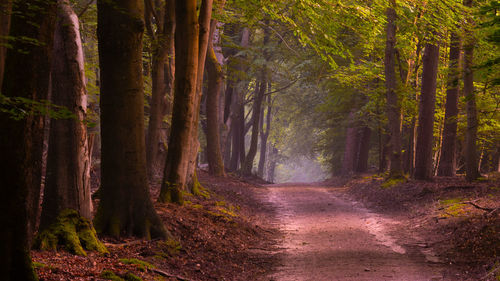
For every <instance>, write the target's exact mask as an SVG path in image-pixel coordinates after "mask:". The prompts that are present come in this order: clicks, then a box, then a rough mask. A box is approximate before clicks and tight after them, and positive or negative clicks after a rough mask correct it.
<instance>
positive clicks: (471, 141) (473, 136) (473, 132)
mask: <svg viewBox="0 0 500 281" xmlns="http://www.w3.org/2000/svg"><path fill="white" fill-rule="evenodd" d="M469 36H470V35H469ZM468 40H472V38H468ZM473 58H474V43H473V42H469V43H468V44H467V45H465V47H464V96H465V98H466V101H467V104H466V108H467V131H466V133H465V178H466V179H467V180H468V181H473V180H475V179H477V178H479V177H480V176H481V175H480V173H479V167H478V163H479V161H478V157H477V144H476V141H477V126H478V120H477V108H476V94H475V93H474V70H473V66H474V64H473Z"/></svg>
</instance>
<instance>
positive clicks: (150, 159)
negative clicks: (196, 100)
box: [146, 1, 175, 179]
mask: <svg viewBox="0 0 500 281" xmlns="http://www.w3.org/2000/svg"><path fill="white" fill-rule="evenodd" d="M160 11H161V12H163V13H164V16H163V17H162V20H163V23H164V25H163V26H160V27H159V30H158V31H157V38H156V42H155V49H154V54H153V62H152V71H151V73H152V91H151V109H150V111H151V112H150V116H149V126H148V136H147V138H146V159H147V165H148V176H149V178H150V179H153V178H154V177H155V176H156V175H158V174H159V173H160V171H162V170H163V169H162V168H163V165H164V164H165V152H166V150H165V149H162V148H164V147H166V145H167V143H166V141H167V140H166V139H165V137H163V138H162V131H163V133H164V134H163V135H166V134H165V132H164V131H168V130H169V124H168V122H164V121H163V119H164V117H165V115H166V114H168V113H170V112H169V111H170V108H171V99H172V98H171V97H172V88H173V87H172V85H173V79H174V73H173V72H174V70H175V68H174V65H173V64H174V62H173V59H172V58H173V56H174V50H175V48H174V32H175V2H174V1H167V3H166V4H165V7H163V8H162V9H160Z"/></svg>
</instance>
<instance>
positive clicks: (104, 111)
mask: <svg viewBox="0 0 500 281" xmlns="http://www.w3.org/2000/svg"><path fill="white" fill-rule="evenodd" d="M97 11H98V13H97V36H98V40H99V45H98V47H99V65H100V67H101V96H100V98H101V99H100V106H101V140H102V144H101V150H102V152H101V153H102V154H101V155H102V156H101V188H100V193H101V194H100V195H101V201H100V203H99V207H98V210H97V214H96V217H95V219H94V223H95V227H96V230H97V231H98V232H100V233H103V234H108V235H111V236H114V237H120V236H132V235H134V236H137V237H145V238H147V239H149V238H155V237H160V238H164V237H166V235H167V232H166V230H165V227H164V225H163V223H162V221H161V220H160V218H159V216H158V215H157V214H156V212H155V209H154V207H153V204H152V202H151V199H150V197H149V188H148V183H147V172H146V155H145V154H146V153H145V151H146V149H145V138H144V93H143V79H142V35H143V31H144V21H143V1H141V0H123V1H117V0H99V1H97Z"/></svg>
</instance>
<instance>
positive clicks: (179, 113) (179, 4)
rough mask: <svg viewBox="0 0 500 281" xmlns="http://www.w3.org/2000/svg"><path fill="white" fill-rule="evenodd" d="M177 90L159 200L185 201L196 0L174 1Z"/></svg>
mask: <svg viewBox="0 0 500 281" xmlns="http://www.w3.org/2000/svg"><path fill="white" fill-rule="evenodd" d="M175 3H176V4H175V15H176V17H175V22H176V28H175V50H176V52H175V81H176V82H175V92H174V104H173V112H172V126H171V132H170V137H169V140H168V152H167V161H166V164H165V169H164V174H163V181H162V186H161V192H160V197H159V198H158V200H159V201H160V202H175V203H179V204H182V203H183V198H182V190H183V189H184V186H185V184H186V171H187V164H188V161H189V157H190V154H189V153H190V147H189V144H190V143H191V142H190V138H191V127H192V120H193V115H194V110H195V104H194V102H195V99H196V94H197V93H196V81H197V71H198V56H199V51H198V48H199V44H198V39H199V38H198V34H199V32H198V17H197V16H196V1H195V0H187V1H182V0H176V2H175Z"/></svg>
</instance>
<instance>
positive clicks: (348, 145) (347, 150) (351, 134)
mask: <svg viewBox="0 0 500 281" xmlns="http://www.w3.org/2000/svg"><path fill="white" fill-rule="evenodd" d="M357 135H358V133H357V126H356V122H355V120H354V110H351V112H350V113H349V117H348V124H347V129H346V136H345V145H344V157H343V158H342V175H343V176H345V177H349V176H352V174H353V173H354V167H355V163H356V155H357V148H358V139H357Z"/></svg>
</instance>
